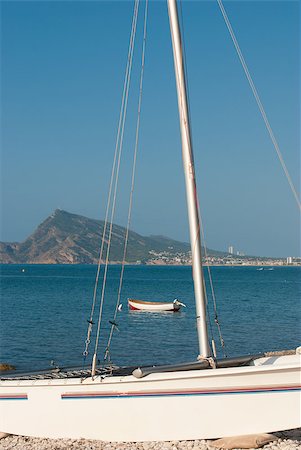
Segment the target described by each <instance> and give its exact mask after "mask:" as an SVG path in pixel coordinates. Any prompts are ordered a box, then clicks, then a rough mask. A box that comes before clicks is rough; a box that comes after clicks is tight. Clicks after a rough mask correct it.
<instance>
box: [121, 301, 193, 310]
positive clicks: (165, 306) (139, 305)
mask: <svg viewBox="0 0 301 450" xmlns="http://www.w3.org/2000/svg"><path fill="white" fill-rule="evenodd" d="M128 305H129V308H130V309H131V310H133V311H149V312H152V311H153V312H160V311H174V312H176V311H180V309H181V307H182V306H184V307H185V306H186V305H184V303H182V302H179V300H177V299H174V301H173V302H147V301H144V300H134V299H132V298H129V299H128Z"/></svg>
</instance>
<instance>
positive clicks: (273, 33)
mask: <svg viewBox="0 0 301 450" xmlns="http://www.w3.org/2000/svg"><path fill="white" fill-rule="evenodd" d="M224 6H225V8H226V10H227V13H228V15H229V18H230V21H231V22H232V26H233V28H234V31H235V33H236V36H237V38H238V41H239V43H240V46H241V49H242V51H243V53H244V56H245V59H246V61H247V64H248V66H249V69H250V72H251V74H252V76H253V79H254V82H255V84H256V86H257V89H258V92H259V94H260V96H261V99H262V102H263V104H264V106H265V109H266V112H267V115H268V117H269V120H270V123H271V125H272V128H273V130H274V133H275V135H276V138H277V140H278V143H279V146H280V148H281V151H282V153H283V156H284V159H285V161H286V164H287V167H288V169H289V172H290V174H291V177H292V179H293V181H294V184H295V185H296V186H297V188H299V186H300V131H299V128H300V110H299V103H300V90H299V81H300V3H299V2H298V1H289V0H285V1H231V2H230V1H225V2H224ZM143 7H144V4H143V3H142V4H141V10H140V24H139V27H138V34H137V44H138V45H137V51H136V53H135V56H136V57H135V63H134V72H133V80H132V81H133V82H132V85H131V93H130V95H131V100H130V103H129V118H128V120H127V129H126V135H125V148H124V152H125V153H124V157H123V162H124V164H123V166H124V168H123V169H122V172H121V181H120V188H121V189H120V193H119V196H118V201H117V213H116V218H115V222H116V223H118V224H120V225H125V224H126V218H127V204H128V192H129V187H130V179H129V178H130V174H129V169H130V163H131V159H132V156H131V155H132V147H133V135H134V127H135V113H136V110H137V95H138V75H139V64H140V49H141V34H142V24H141V23H142V18H143V17H142V15H143V14H142V13H143V11H142V10H143ZM1 9H2V16H1V17H2V18H1V20H2V26H1V38H2V39H1V40H2V53H1V82H2V101H1V113H2V135H1V138H2V139H1V143H2V157H1V163H2V164H1V165H2V183H1V190H2V196H1V200H2V201H1V203H2V206H1V229H2V235H1V240H3V241H22V240H24V239H25V238H26V237H27V236H28V235H29V234H30V233H31V232H33V230H34V229H35V228H36V227H37V225H38V224H39V223H40V222H41V221H42V220H44V219H45V218H46V217H47V216H48V215H50V214H51V213H52V212H53V210H54V209H55V208H58V207H59V208H62V209H65V210H67V211H70V212H73V213H78V214H82V215H86V216H88V217H92V218H97V219H103V218H104V214H105V205H106V197H107V192H108V183H109V176H110V170H111V165H112V160H113V152H114V146H115V139H116V132H117V122H118V115H119V108H120V102H121V94H122V86H123V79H124V73H125V65H126V59H127V51H128V42H129V34H130V26H131V18H132V12H133V2H131V1H122V2H117V1H110V2H106V1H91V2H90V1H64V2H62V1H33V2H31V1H20V2H18V1H2V2H1ZM182 11H183V22H184V34H185V47H186V56H187V67H188V82H189V93H190V106H191V116H192V130H193V142H194V152H195V163H196V172H197V181H198V192H199V199H200V205H201V210H202V216H203V221H204V225H205V233H206V244H207V246H208V247H211V248H214V249H217V250H226V249H227V248H228V246H229V245H233V246H234V248H235V249H236V250H240V251H243V252H245V253H246V254H253V255H270V256H298V255H299V254H300V245H299V244H300V238H299V225H300V223H299V219H298V208H297V205H296V202H295V200H294V198H293V195H292V193H291V191H290V189H289V186H288V183H287V181H286V179H285V176H284V174H283V172H282V169H281V166H280V163H279V161H278V159H277V157H276V153H275V151H274V149H273V146H272V143H271V141H270V138H269V136H268V133H267V131H266V129H265V126H264V123H263V121H262V118H261V116H260V114H259V111H258V108H257V105H256V103H255V100H254V98H253V96H252V93H251V90H250V88H249V86H248V83H247V80H246V78H245V75H244V73H243V70H242V68H241V66H240V63H239V60H238V57H237V55H236V53H235V50H234V47H233V44H232V42H231V39H230V36H229V34H228V31H227V29H226V26H225V24H224V22H223V18H222V16H221V13H220V11H219V8H218V5H217V3H216V2H215V1H202V0H200V1H183V3H182ZM140 136H141V139H140V147H139V155H138V162H137V179H136V186H135V194H134V206H133V218H132V225H131V228H132V229H133V230H135V231H137V232H138V233H141V234H143V235H149V234H163V235H166V236H169V237H172V238H175V239H178V240H185V241H187V240H188V225H187V213H186V202H185V193H184V177H183V173H182V162H181V147H180V135H179V124H178V111H177V99H176V90H175V81H174V72H173V59H172V50H171V42H170V35H169V24H168V16H167V6H166V3H165V1H151V2H150V5H149V22H148V36H147V49H146V65H145V83H144V91H143V105H142V116H141V134H140Z"/></svg>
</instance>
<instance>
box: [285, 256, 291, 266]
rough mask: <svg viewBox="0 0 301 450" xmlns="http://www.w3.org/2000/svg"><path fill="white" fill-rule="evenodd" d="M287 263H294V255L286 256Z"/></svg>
mask: <svg viewBox="0 0 301 450" xmlns="http://www.w3.org/2000/svg"><path fill="white" fill-rule="evenodd" d="M286 263H287V264H293V257H292V256H288V257H287V258H286Z"/></svg>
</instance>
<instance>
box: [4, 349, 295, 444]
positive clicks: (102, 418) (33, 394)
mask: <svg viewBox="0 0 301 450" xmlns="http://www.w3.org/2000/svg"><path fill="white" fill-rule="evenodd" d="M269 360H273V361H269ZM271 362H272V363H271ZM262 363H263V364H260V365H257V366H255V365H254V366H245V367H236V368H226V369H205V370H191V371H185V372H173V373H172V372H168V373H154V374H150V375H148V376H146V377H145V378H140V379H137V378H135V377H134V376H132V375H129V376H119V377H118V376H114V377H111V376H110V377H106V378H104V379H103V380H101V379H100V377H99V376H98V377H96V378H95V379H94V381H93V380H92V379H91V378H87V379H84V380H80V379H72V378H71V379H70V378H69V379H59V380H36V381H30V380H22V381H20V380H19V381H17V380H5V381H2V382H1V385H0V399H1V400H0V406H1V413H0V431H2V432H6V433H12V434H19V435H27V436H36V437H45V438H77V439H78V438H87V439H100V440H104V441H124V442H130V441H136V442H137V441H168V440H188V439H208V438H209V439H210V438H218V437H221V436H231V435H238V434H239V435H241V434H252V433H261V432H273V431H279V430H284V429H291V428H298V427H300V426H301V420H300V411H301V409H300V405H301V398H300V356H298V355H292V356H284V357H278V358H263V359H262Z"/></svg>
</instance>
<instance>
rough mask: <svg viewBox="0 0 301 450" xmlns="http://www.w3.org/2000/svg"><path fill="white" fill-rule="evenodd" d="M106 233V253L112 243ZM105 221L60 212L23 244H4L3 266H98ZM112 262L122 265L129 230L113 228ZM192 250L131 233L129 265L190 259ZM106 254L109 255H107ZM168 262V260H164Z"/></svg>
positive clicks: (160, 238)
mask: <svg viewBox="0 0 301 450" xmlns="http://www.w3.org/2000/svg"><path fill="white" fill-rule="evenodd" d="M108 228H109V227H107V231H106V239H105V250H106V248H107V242H108ZM103 229H104V221H100V220H94V219H89V218H87V217H84V216H80V215H77V214H71V213H69V212H67V211H63V210H60V209H57V210H55V211H54V213H53V214H52V215H51V216H49V217H48V218H47V219H46V220H45V221H44V222H42V223H41V224H40V225H39V226H38V228H37V229H36V231H35V232H34V233H33V234H32V235H31V236H29V237H28V238H27V239H26V240H25V241H24V242H22V243H17V242H13V243H4V242H2V243H0V257H1V262H2V263H5V264H10V263H11V264H18V263H19V264H20V263H23V264H33V263H43V264H95V263H97V261H98V256H99V248H100V245H101V239H102V233H103ZM112 230H113V233H112V241H111V249H110V262H111V263H114V262H115V263H117V262H120V261H122V255H123V245H124V237H125V233H126V229H125V228H124V227H121V226H118V225H115V224H114V225H113V228H112ZM189 250H190V246H189V244H187V243H183V242H178V241H175V240H173V239H169V238H167V237H164V236H149V237H145V236H141V235H140V234H138V233H135V232H133V231H130V232H129V240H128V251H127V258H126V260H127V262H131V263H136V262H142V263H143V262H145V263H146V262H149V260H150V259H152V260H155V259H156V260H158V259H159V260H160V255H161V256H162V255H165V257H166V255H169V257H170V258H175V257H176V256H179V254H182V255H184V256H185V255H186V259H187V261H188V260H189ZM104 254H105V253H104ZM163 259H164V258H163Z"/></svg>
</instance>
